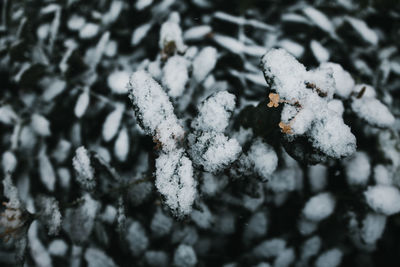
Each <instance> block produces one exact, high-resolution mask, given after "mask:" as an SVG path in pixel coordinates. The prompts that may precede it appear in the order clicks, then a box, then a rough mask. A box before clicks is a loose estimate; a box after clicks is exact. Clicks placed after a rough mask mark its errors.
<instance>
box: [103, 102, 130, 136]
mask: <svg viewBox="0 0 400 267" xmlns="http://www.w3.org/2000/svg"><path fill="white" fill-rule="evenodd" d="M124 111H125V105H124V104H117V105H116V107H115V109H114V110H113V111H112V112H111V113H109V114H108V115H107V117H106V119H105V121H104V123H103V130H102V136H103V139H104V141H106V142H109V141H111V139H113V138H114V136H115V135H116V134H117V132H118V129H119V126H120V124H121V119H122V116H123V114H124Z"/></svg>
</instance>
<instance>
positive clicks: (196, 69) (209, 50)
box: [193, 46, 217, 83]
mask: <svg viewBox="0 0 400 267" xmlns="http://www.w3.org/2000/svg"><path fill="white" fill-rule="evenodd" d="M216 63H217V49H215V48H214V47H211V46H207V47H205V48H203V49H202V50H201V51H200V52H199V53H198V54H197V56H196V57H195V58H194V60H193V77H194V79H195V80H196V81H197V82H198V83H200V82H202V81H203V80H204V79H205V78H206V76H207V75H208V74H209V73H210V72H211V71H212V70H213V69H214V67H215V64H216Z"/></svg>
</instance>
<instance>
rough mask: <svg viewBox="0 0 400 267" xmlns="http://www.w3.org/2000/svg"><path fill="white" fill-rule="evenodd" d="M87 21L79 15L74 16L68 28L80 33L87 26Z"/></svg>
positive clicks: (69, 20)
mask: <svg viewBox="0 0 400 267" xmlns="http://www.w3.org/2000/svg"><path fill="white" fill-rule="evenodd" d="M85 23H86V20H85V18H84V17H81V16H79V15H76V14H73V15H72V16H71V17H70V18H69V19H68V22H67V27H68V29H70V30H71V31H78V30H80V29H82V27H83V26H84V25H85Z"/></svg>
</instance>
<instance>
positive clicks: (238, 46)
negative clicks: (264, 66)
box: [213, 34, 245, 54]
mask: <svg viewBox="0 0 400 267" xmlns="http://www.w3.org/2000/svg"><path fill="white" fill-rule="evenodd" d="M213 40H214V41H215V42H216V43H217V44H218V45H220V46H222V47H223V48H225V49H227V50H228V51H230V52H232V53H234V54H242V53H243V51H244V49H245V46H244V44H243V43H241V42H239V41H238V40H237V39H234V38H232V37H229V36H225V35H221V34H215V35H213Z"/></svg>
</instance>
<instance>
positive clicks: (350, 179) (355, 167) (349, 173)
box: [345, 152, 371, 186]
mask: <svg viewBox="0 0 400 267" xmlns="http://www.w3.org/2000/svg"><path fill="white" fill-rule="evenodd" d="M345 173H346V179H347V183H348V184H349V185H353V186H354V185H366V184H367V183H368V178H369V176H370V174H371V165H370V163H369V158H368V156H367V154H366V153H365V152H356V153H355V154H354V155H353V156H352V157H351V158H350V159H349V160H348V161H347V162H346V163H345Z"/></svg>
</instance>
